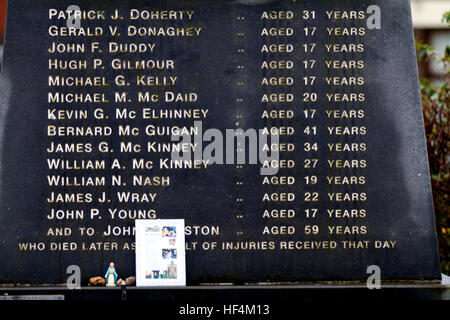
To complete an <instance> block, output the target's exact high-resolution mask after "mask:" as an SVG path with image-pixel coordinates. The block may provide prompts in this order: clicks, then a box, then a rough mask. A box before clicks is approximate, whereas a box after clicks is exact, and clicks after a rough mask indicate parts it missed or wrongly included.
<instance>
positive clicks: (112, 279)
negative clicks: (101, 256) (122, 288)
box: [105, 262, 117, 287]
mask: <svg viewBox="0 0 450 320" xmlns="http://www.w3.org/2000/svg"><path fill="white" fill-rule="evenodd" d="M105 279H106V286H107V287H115V286H116V280H117V272H116V268H114V263H112V262H111V263H110V264H109V268H108V270H107V271H106V274H105Z"/></svg>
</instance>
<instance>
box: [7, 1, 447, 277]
mask: <svg viewBox="0 0 450 320" xmlns="http://www.w3.org/2000/svg"><path fill="white" fill-rule="evenodd" d="M23 6H26V7H27V8H29V9H28V10H26V11H23V10H21V8H22V7H23ZM74 6H75V7H74ZM24 19H26V21H29V23H28V24H27V25H26V26H25V25H23V24H21V23H20V21H24ZM7 25H8V31H7V35H6V43H5V53H4V56H5V60H4V67H3V69H2V75H1V76H2V82H1V92H2V94H1V97H2V98H1V99H2V101H1V106H2V113H1V114H2V116H1V120H2V124H3V125H2V140H1V148H2V157H1V161H2V165H1V168H2V172H1V177H2V178H1V181H2V184H1V195H0V197H1V198H2V201H1V210H0V234H1V238H2V241H1V242H0V243H1V244H0V257H2V258H4V259H8V261H9V262H8V264H3V265H2V266H1V267H0V280H1V281H3V282H11V281H26V282H31V283H59V282H64V277H65V270H66V268H67V266H69V265H74V264H75V265H79V266H80V267H81V270H82V275H83V279H87V278H88V277H90V276H92V275H95V274H99V273H100V272H102V271H103V268H104V265H105V264H107V263H109V262H110V261H114V262H115V265H116V266H117V268H118V270H121V271H122V272H124V273H125V274H127V275H132V274H133V273H134V268H135V266H134V249H135V244H134V236H135V229H134V221H135V220H136V219H180V218H182V219H185V224H186V227H185V230H183V231H184V232H185V235H186V249H187V258H186V259H187V264H186V270H187V281H188V284H198V283H201V282H235V283H238V282H243V281H249V282H261V281H283V282H284V281H302V280H309V281H311V280H361V279H366V278H367V274H366V268H367V266H369V265H378V266H380V268H381V272H382V277H383V279H386V280H404V279H426V280H433V279H438V278H439V277H440V271H439V261H438V256H437V246H436V238H435V227H434V219H433V209H432V203H431V192H430V183H429V173H428V163H427V160H426V159H427V155H426V150H425V144H424V141H425V140H424V139H425V138H424V132H423V122H422V120H421V109H420V99H419V95H418V79H417V69H416V64H415V51H414V46H413V38H412V26H411V16H410V9H409V3H408V1H403V0H402V1H371V2H370V3H368V2H365V1H346V2H342V3H341V2H335V3H331V2H330V1H302V2H298V1H290V0H285V1H260V2H252V3H248V2H246V1H245V3H244V1H237V2H231V1H214V2H213V1H204V2H201V3H200V2H189V1H181V0H179V1H177V0H173V1H151V2H150V1H138V2H136V3H129V2H127V1H108V2H89V1H84V0H82V1H78V3H76V4H73V3H69V2H67V1H58V2H55V1H50V0H42V1H28V0H20V1H15V2H14V3H11V4H9V8H8V21H7ZM31 43H33V45H30V44H31ZM20 52H22V54H18V53H20ZM24 70H26V72H24ZM44 265H45V270H46V272H45V273H43V272H37V271H36V270H37V269H39V268H37V269H36V266H44ZM331 266H332V267H331Z"/></svg>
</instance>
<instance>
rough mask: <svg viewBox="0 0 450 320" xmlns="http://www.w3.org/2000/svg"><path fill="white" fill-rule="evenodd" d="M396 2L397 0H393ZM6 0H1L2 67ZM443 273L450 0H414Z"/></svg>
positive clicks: (449, 140)
mask: <svg viewBox="0 0 450 320" xmlns="http://www.w3.org/2000/svg"><path fill="white" fill-rule="evenodd" d="M393 1H395V0H393ZM6 4H7V0H0V66H1V61H2V53H3V39H4V32H5V19H6ZM411 7H412V18H413V24H414V33H415V37H416V47H417V57H418V67H419V75H420V86H421V95H422V106H423V113H424V121H425V133H426V136H427V147H428V155H429V162H430V174H431V183H432V187H433V199H434V207H435V214H436V225H437V232H438V240H439V250H440V257H441V267H442V272H443V273H445V274H447V275H449V274H450V198H449V194H450V122H449V119H450V28H449V26H450V0H411Z"/></svg>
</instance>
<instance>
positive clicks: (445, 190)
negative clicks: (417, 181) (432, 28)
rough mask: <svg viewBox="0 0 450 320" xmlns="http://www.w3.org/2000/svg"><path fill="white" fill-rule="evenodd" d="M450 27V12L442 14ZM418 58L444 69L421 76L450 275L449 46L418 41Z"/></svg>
mask: <svg viewBox="0 0 450 320" xmlns="http://www.w3.org/2000/svg"><path fill="white" fill-rule="evenodd" d="M443 21H444V22H446V23H447V24H449V26H450V11H449V12H446V13H445V14H444V16H443ZM416 48H417V58H418V60H419V61H427V60H430V59H434V60H436V61H437V62H439V63H440V64H441V65H442V67H443V70H444V75H443V77H442V79H440V80H438V81H434V82H432V81H430V80H429V79H425V78H422V79H420V89H421V95H422V107H423V115H424V120H425V133H426V137H427V147H428V157H429V162H430V174H431V184H432V188H433V200H434V210H435V215H436V225H437V231H438V240H439V252H440V257H441V268H442V272H443V273H445V274H447V275H448V274H450V198H449V194H450V164H449V162H450V152H449V151H450V122H449V118H450V46H446V48H445V51H444V52H443V53H441V52H439V53H438V52H436V51H435V50H434V49H433V47H431V46H430V45H428V44H425V43H421V42H418V41H416Z"/></svg>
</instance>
